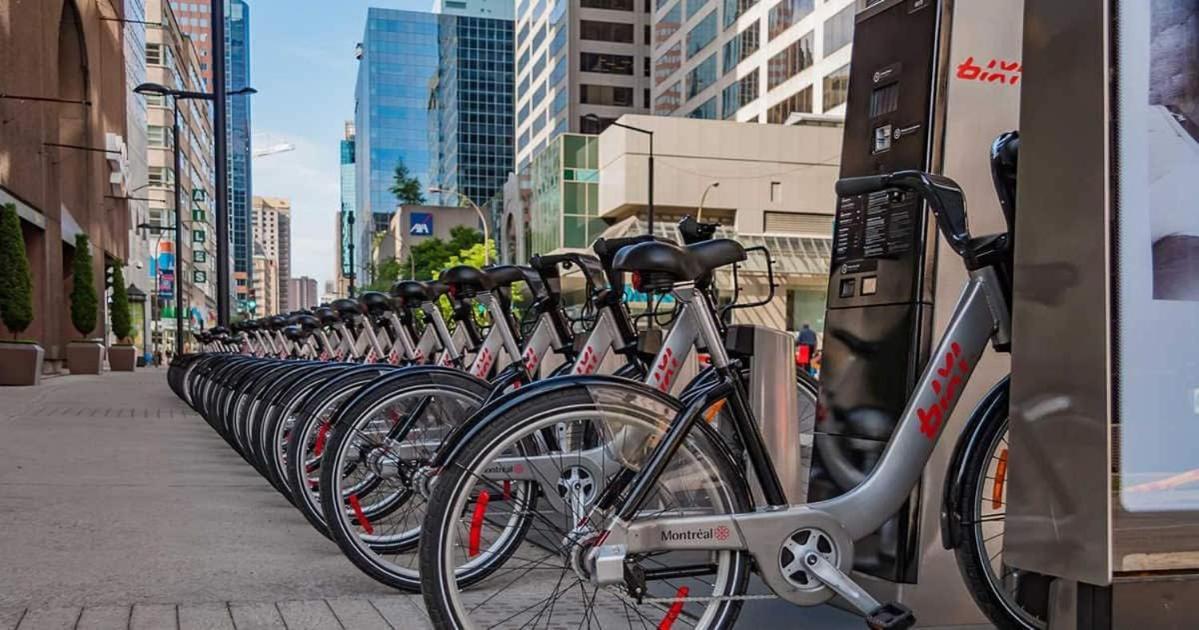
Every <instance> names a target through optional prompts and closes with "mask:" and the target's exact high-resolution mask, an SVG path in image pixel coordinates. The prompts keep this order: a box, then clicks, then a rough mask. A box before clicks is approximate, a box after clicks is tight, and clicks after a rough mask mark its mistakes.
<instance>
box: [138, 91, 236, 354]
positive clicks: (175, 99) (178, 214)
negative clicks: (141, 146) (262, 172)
mask: <svg viewBox="0 0 1199 630" xmlns="http://www.w3.org/2000/svg"><path fill="white" fill-rule="evenodd" d="M133 91H134V92H136V93H137V94H142V95H145V94H159V95H161V96H169V97H171V114H172V121H173V122H172V124H171V153H172V159H173V160H174V167H173V168H174V169H175V355H176V356H179V355H182V354H183V256H182V253H183V228H182V226H183V199H182V195H181V189H180V187H179V177H180V175H181V173H180V171H181V170H182V155H181V154H180V151H179V137H180V136H179V101H188V100H201V101H212V100H215V99H216V96H215V95H213V94H210V93H208V92H192V91H189V90H174V89H171V88H169V87H167V86H165V85H162V84H160V83H142V84H141V85H139V86H137V87H135V88H133ZM257 91H258V90H255V89H254V88H252V87H245V88H242V89H240V90H237V91H234V92H230V94H255V93H257ZM218 211H219V208H218ZM218 218H219V217H218ZM218 238H219V235H218ZM219 258H220V257H219V256H218V261H217V262H218V264H219V262H220V260H219ZM218 275H219V274H218ZM218 284H219V283H218ZM217 300H218V302H219V301H220V295H219V294H218V295H217ZM218 310H219V309H218Z"/></svg>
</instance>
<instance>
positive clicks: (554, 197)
mask: <svg viewBox="0 0 1199 630" xmlns="http://www.w3.org/2000/svg"><path fill="white" fill-rule="evenodd" d="M599 181H600V180H599V141H598V138H597V137H596V136H594V135H583V134H573V133H567V134H560V135H558V136H556V137H554V138H552V139H551V140H550V142H549V145H548V146H546V147H545V149H543V150H542V151H541V152H540V153H538V154H537V156H536V157H535V158H533V164H532V166H531V167H530V185H531V189H532V192H531V196H530V199H529V237H528V243H527V247H528V252H527V253H528V254H548V253H550V252H553V251H556V250H558V249H560V248H567V249H582V248H586V247H589V246H590V245H591V243H592V242H593V241H595V238H596V237H597V236H599V235H600V234H601V233H602V232H603V231H604V230H605V229H607V227H608V224H607V223H605V222H604V221H603V220H602V219H600V216H599ZM505 247H508V245H506V246H505Z"/></svg>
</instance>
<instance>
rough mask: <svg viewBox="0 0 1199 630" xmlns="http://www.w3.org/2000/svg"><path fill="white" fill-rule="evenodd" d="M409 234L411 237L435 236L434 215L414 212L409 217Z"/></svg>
mask: <svg viewBox="0 0 1199 630" xmlns="http://www.w3.org/2000/svg"><path fill="white" fill-rule="evenodd" d="M408 234H409V235H411V236H433V213H432V212H413V213H412V214H410V215H408Z"/></svg>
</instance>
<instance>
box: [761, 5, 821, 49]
mask: <svg viewBox="0 0 1199 630" xmlns="http://www.w3.org/2000/svg"><path fill="white" fill-rule="evenodd" d="M815 1H816V0H782V2H779V3H778V4H776V5H774V6H773V7H770V15H769V17H767V20H766V32H767V33H768V36H769V39H771V40H773V39H774V38H775V37H777V36H779V35H780V34H782V32H783V31H785V30H787V29H788V28H791V25H792V24H795V23H796V22H798V21H800V20H802V19H804V18H805V17H808V15H809V14H810V13H812V9H813V6H812V5H813V4H815Z"/></svg>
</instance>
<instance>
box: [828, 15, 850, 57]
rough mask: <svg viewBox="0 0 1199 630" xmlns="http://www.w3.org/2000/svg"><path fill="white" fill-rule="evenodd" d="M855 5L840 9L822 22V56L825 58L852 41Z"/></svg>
mask: <svg viewBox="0 0 1199 630" xmlns="http://www.w3.org/2000/svg"><path fill="white" fill-rule="evenodd" d="M854 8H855V5H853V4H850V5H849V6H847V7H845V8H844V9H841V10H840V11H838V12H837V14H836V15H834V16H833V17H831V18H829V19H828V20H826V21H825V22H824V56H825V57H827V56H829V55H831V54H833V53H835V52H837V51H838V50H841V49H842V48H843V47H845V46H848V45H849V42H851V41H853V18H854Z"/></svg>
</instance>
